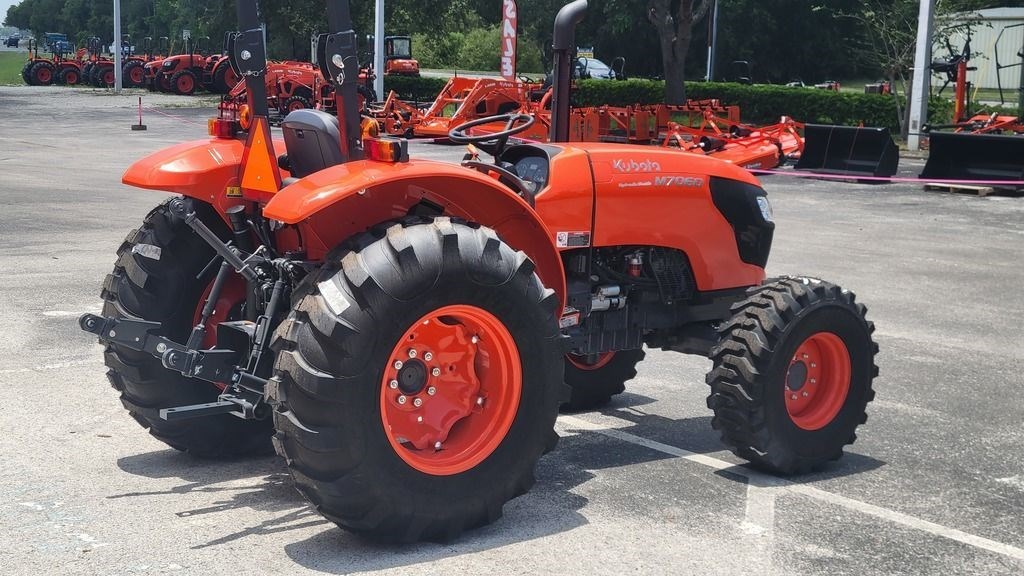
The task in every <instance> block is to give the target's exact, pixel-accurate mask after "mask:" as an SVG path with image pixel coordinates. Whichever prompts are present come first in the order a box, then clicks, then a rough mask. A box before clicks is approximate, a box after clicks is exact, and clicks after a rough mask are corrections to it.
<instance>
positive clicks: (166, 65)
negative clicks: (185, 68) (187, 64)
mask: <svg viewBox="0 0 1024 576" xmlns="http://www.w3.org/2000/svg"><path fill="white" fill-rule="evenodd" d="M163 67H164V68H174V62H173V61H172V62H164V64H163Z"/></svg>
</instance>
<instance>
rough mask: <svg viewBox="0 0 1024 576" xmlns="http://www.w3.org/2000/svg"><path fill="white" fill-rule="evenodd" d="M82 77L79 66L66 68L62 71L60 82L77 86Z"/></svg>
mask: <svg viewBox="0 0 1024 576" xmlns="http://www.w3.org/2000/svg"><path fill="white" fill-rule="evenodd" d="M81 79H82V74H81V73H80V72H79V71H78V68H65V69H63V70H61V71H60V83H61V84H64V85H66V86H76V85H78V82H79V81H80V80H81Z"/></svg>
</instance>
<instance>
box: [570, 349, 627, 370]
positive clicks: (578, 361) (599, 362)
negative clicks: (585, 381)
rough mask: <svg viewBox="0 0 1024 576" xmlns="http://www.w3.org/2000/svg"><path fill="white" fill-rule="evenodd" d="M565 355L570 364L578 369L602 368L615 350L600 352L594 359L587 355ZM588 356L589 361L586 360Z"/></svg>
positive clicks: (610, 359)
mask: <svg viewBox="0 0 1024 576" xmlns="http://www.w3.org/2000/svg"><path fill="white" fill-rule="evenodd" d="M565 357H566V359H568V360H569V363H570V364H572V365H573V366H575V367H577V368H579V369H580V370H600V369H601V368H604V367H605V365H606V364H608V363H609V362H611V361H612V358H615V352H602V353H600V354H598V355H597V358H596V359H592V358H590V357H588V356H578V355H576V354H566V355H565ZM588 358H589V359H590V360H591V361H588Z"/></svg>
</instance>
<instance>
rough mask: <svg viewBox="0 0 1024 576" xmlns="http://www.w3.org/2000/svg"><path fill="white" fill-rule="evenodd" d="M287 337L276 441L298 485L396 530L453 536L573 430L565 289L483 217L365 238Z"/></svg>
mask: <svg viewBox="0 0 1024 576" xmlns="http://www.w3.org/2000/svg"><path fill="white" fill-rule="evenodd" d="M310 280H311V281H308V282H306V283H305V284H304V288H302V289H300V290H298V291H297V293H296V294H295V295H294V299H293V302H295V309H294V310H293V312H292V313H291V315H290V316H289V317H288V319H286V320H285V322H284V323H282V325H281V326H280V328H279V329H278V331H277V336H276V338H275V343H274V349H275V350H276V351H277V361H276V370H275V377H274V379H273V380H272V381H271V387H270V396H271V399H272V401H274V402H276V405H277V410H276V411H275V416H274V422H275V426H276V427H277V430H278V432H277V435H276V436H275V446H276V448H277V450H278V452H279V453H280V454H281V455H283V456H284V457H285V458H286V459H287V461H288V466H289V468H290V469H291V471H292V474H293V477H294V479H295V484H296V487H297V488H298V490H299V491H300V492H301V493H302V494H304V495H305V496H306V498H308V499H309V500H310V501H311V502H312V503H313V505H314V506H316V509H317V510H318V511H320V512H321V513H322V514H324V515H325V516H326V517H327V518H328V519H330V520H332V521H334V522H336V523H337V524H338V525H340V526H342V527H344V528H346V529H349V530H352V531H355V532H359V533H362V534H364V535H366V536H368V537H370V538H372V539H375V540H381V541H397V542H411V541H417V540H424V539H426V540H447V539H451V538H453V537H455V536H456V535H458V534H459V533H460V532H462V531H463V530H466V529H469V528H473V527H476V526H480V525H483V524H487V523H490V522H493V521H494V520H496V519H497V518H499V517H500V516H501V512H502V506H503V505H504V504H505V503H506V502H507V501H508V500H510V499H512V498H514V497H516V496H518V495H520V494H523V493H525V492H526V491H527V490H528V489H529V488H530V486H531V485H532V484H533V482H534V476H533V472H534V468H535V466H536V463H537V460H538V459H539V458H540V456H541V455H542V454H543V453H544V452H545V450H546V449H547V448H549V447H551V446H553V444H554V441H555V440H557V436H556V435H555V433H554V430H553V426H554V422H555V417H556V416H557V412H558V405H559V402H560V401H561V399H562V390H563V387H564V385H563V383H562V353H561V347H560V346H561V343H560V341H559V339H560V337H559V332H558V322H557V315H556V310H557V308H558V299H557V297H556V295H555V294H554V293H553V292H552V291H551V290H549V289H546V288H544V286H543V284H541V281H540V280H539V278H538V277H537V275H536V274H535V273H534V266H533V263H532V262H531V261H530V259H529V258H528V257H527V256H526V255H525V254H523V253H522V252H517V251H515V250H513V249H512V248H511V247H509V246H508V245H507V244H505V243H504V242H502V241H501V240H500V239H499V238H498V237H497V236H496V235H495V233H494V232H493V231H492V230H490V229H487V228H483V227H471V226H468V225H465V224H460V223H457V222H453V221H451V220H450V219H448V218H437V219H434V220H428V221H410V222H408V223H407V224H406V225H399V224H396V225H393V226H391V227H389V228H387V229H386V230H385V229H378V230H377V231H376V233H374V232H371V233H367V234H364V235H362V236H360V237H357V238H356V239H354V240H353V241H352V242H351V243H348V244H347V245H345V246H343V247H342V248H340V249H339V250H336V251H335V252H333V253H332V254H331V255H329V256H328V258H327V260H326V264H325V265H324V266H323V268H322V269H321V270H320V271H319V272H318V273H317V274H316V275H315V276H314V277H313V278H311V279H310Z"/></svg>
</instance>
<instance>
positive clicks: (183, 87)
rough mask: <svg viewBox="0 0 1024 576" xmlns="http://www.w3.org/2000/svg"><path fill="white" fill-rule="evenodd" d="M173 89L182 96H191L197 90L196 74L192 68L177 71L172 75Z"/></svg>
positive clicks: (171, 84)
mask: <svg viewBox="0 0 1024 576" xmlns="http://www.w3.org/2000/svg"><path fill="white" fill-rule="evenodd" d="M170 86H171V89H172V90H174V93H175V94H178V95H180V96H191V95H192V93H194V92H195V91H196V75H195V74H193V73H192V71H191V70H182V71H180V72H175V73H174V76H171V81H170Z"/></svg>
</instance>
